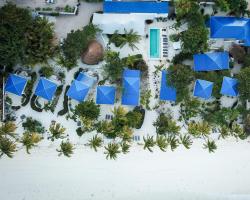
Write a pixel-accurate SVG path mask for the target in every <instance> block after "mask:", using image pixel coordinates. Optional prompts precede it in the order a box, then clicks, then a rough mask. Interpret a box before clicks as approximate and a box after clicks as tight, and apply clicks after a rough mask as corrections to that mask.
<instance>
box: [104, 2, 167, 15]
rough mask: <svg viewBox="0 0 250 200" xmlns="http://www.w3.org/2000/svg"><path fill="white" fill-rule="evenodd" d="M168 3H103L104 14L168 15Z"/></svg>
mask: <svg viewBox="0 0 250 200" xmlns="http://www.w3.org/2000/svg"><path fill="white" fill-rule="evenodd" d="M168 10H169V6H168V2H166V1H164V2H156V1H104V2H103V11H104V13H161V14H164V13H166V14H167V13H168Z"/></svg>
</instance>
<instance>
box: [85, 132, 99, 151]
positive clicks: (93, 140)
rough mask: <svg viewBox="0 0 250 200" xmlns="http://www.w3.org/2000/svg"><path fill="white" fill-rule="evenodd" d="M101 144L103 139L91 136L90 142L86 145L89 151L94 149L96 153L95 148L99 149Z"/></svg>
mask: <svg viewBox="0 0 250 200" xmlns="http://www.w3.org/2000/svg"><path fill="white" fill-rule="evenodd" d="M102 143H103V139H102V138H101V137H99V136H98V135H95V136H93V137H92V138H91V139H90V140H89V143H88V145H89V146H90V148H91V149H94V150H95V151H97V148H99V147H101V146H102Z"/></svg>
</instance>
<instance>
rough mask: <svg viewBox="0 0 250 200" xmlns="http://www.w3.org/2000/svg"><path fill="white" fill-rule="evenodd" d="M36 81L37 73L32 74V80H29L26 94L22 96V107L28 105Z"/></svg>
mask: <svg viewBox="0 0 250 200" xmlns="http://www.w3.org/2000/svg"><path fill="white" fill-rule="evenodd" d="M36 79H37V74H36V72H33V73H32V74H31V80H28V82H27V84H26V87H25V90H24V94H23V96H22V106H26V105H28V103H29V101H30V97H31V95H32V90H33V86H34V83H35V81H36Z"/></svg>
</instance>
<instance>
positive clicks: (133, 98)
mask: <svg viewBox="0 0 250 200" xmlns="http://www.w3.org/2000/svg"><path fill="white" fill-rule="evenodd" d="M139 98H140V70H129V69H126V70H124V72H123V93H122V104H123V105H134V106H137V105H139Z"/></svg>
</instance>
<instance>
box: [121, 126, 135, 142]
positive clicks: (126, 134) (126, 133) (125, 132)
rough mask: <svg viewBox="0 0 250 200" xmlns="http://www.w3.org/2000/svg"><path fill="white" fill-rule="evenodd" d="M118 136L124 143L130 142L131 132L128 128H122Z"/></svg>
mask: <svg viewBox="0 0 250 200" xmlns="http://www.w3.org/2000/svg"><path fill="white" fill-rule="evenodd" d="M119 135H120V138H122V140H123V141H124V142H131V140H132V135H133V130H132V129H131V128H130V127H128V126H123V127H122V130H121V133H120V134H119Z"/></svg>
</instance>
